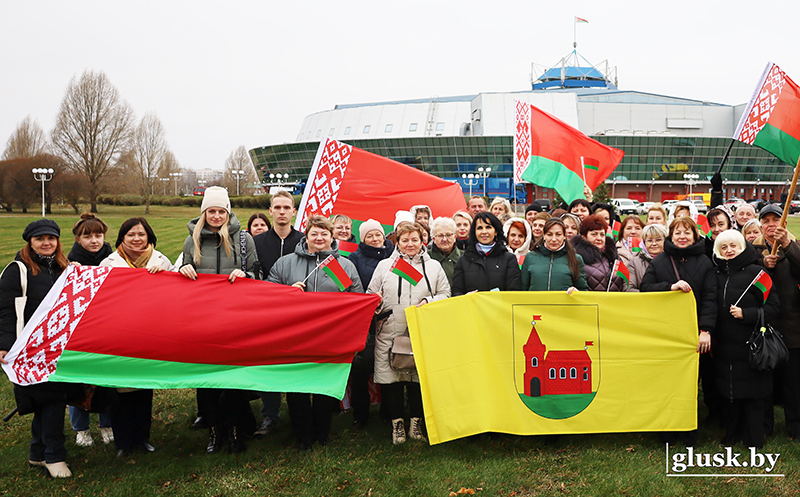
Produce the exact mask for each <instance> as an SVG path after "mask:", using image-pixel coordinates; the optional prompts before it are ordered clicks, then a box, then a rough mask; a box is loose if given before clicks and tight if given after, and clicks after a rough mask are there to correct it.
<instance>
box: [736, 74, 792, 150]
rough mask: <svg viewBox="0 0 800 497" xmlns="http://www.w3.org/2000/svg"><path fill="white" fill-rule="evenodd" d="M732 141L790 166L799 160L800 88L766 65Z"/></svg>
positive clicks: (785, 76) (784, 75) (787, 77)
mask: <svg viewBox="0 0 800 497" xmlns="http://www.w3.org/2000/svg"><path fill="white" fill-rule="evenodd" d="M733 138H734V139H736V140H739V141H742V142H744V143H748V144H750V145H755V146H757V147H761V148H763V149H764V150H766V151H767V152H769V153H771V154H772V155H774V156H775V157H777V158H778V159H780V160H782V161H783V162H785V163H787V164H790V165H792V166H794V165H796V164H797V163H798V159H800V88H799V87H798V86H797V84H796V83H795V82H794V81H792V80H791V78H789V76H787V75H786V73H784V72H783V71H781V68H780V67H778V66H777V65H776V64H773V63H772V62H769V63H768V64H767V67H766V69H764V73H763V74H762V75H761V79H760V80H759V82H758V86H757V87H756V91H755V93H754V94H753V97H752V98H751V99H750V103H748V104H747V108H745V111H744V113H743V114H742V118H741V119H740V120H739V125H738V126H737V127H736V132H735V133H734V134H733Z"/></svg>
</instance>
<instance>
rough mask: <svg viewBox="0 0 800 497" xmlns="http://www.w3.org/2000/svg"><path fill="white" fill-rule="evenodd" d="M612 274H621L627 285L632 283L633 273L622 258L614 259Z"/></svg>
mask: <svg viewBox="0 0 800 497" xmlns="http://www.w3.org/2000/svg"><path fill="white" fill-rule="evenodd" d="M611 274H612V275H614V276H619V277H620V278H622V279H623V280H625V284H626V285H630V280H631V273H630V271H628V266H626V265H625V263H624V262H622V261H621V260H620V259H617V260H615V261H614V267H613V268H612V269H611Z"/></svg>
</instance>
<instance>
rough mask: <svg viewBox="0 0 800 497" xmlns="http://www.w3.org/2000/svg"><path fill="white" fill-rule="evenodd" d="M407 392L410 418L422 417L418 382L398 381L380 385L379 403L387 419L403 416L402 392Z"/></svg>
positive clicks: (420, 391)
mask: <svg viewBox="0 0 800 497" xmlns="http://www.w3.org/2000/svg"><path fill="white" fill-rule="evenodd" d="M406 392H407V393H408V413H409V416H410V417H412V418H421V417H422V414H423V413H422V390H421V389H420V386H419V383H415V382H413V381H398V382H396V383H387V384H383V385H381V403H382V404H383V405H384V406H385V409H386V411H385V412H386V415H387V416H389V419H397V418H402V417H404V409H403V404H404V402H403V400H404V398H403V397H404V395H403V394H404V393H406Z"/></svg>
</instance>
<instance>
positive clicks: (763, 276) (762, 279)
mask: <svg viewBox="0 0 800 497" xmlns="http://www.w3.org/2000/svg"><path fill="white" fill-rule="evenodd" d="M753 285H755V287H756V288H758V289H759V290H761V293H763V294H764V302H766V301H767V298H768V297H769V291H770V290H772V278H770V277H769V274H767V272H766V271H764V270H763V269H762V270H761V271H760V272H759V273H758V275H756V279H754V280H753Z"/></svg>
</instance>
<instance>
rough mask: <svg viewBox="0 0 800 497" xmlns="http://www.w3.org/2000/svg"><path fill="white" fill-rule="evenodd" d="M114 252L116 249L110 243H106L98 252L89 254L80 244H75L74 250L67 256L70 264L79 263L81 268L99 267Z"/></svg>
mask: <svg viewBox="0 0 800 497" xmlns="http://www.w3.org/2000/svg"><path fill="white" fill-rule="evenodd" d="M113 251H114V249H113V248H111V245H109V244H108V243H104V244H103V246H102V247H100V250H98V251H97V252H89V251H88V250H86V249H85V248H83V247H81V244H80V243H78V242H75V244H74V245H73V246H72V250H70V251H69V255H67V259H69V260H70V262H77V263H78V264H80V265H81V266H99V265H100V263H101V262H102V261H103V259H105V258H106V257H108V256H109V255H111V252H113Z"/></svg>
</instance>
